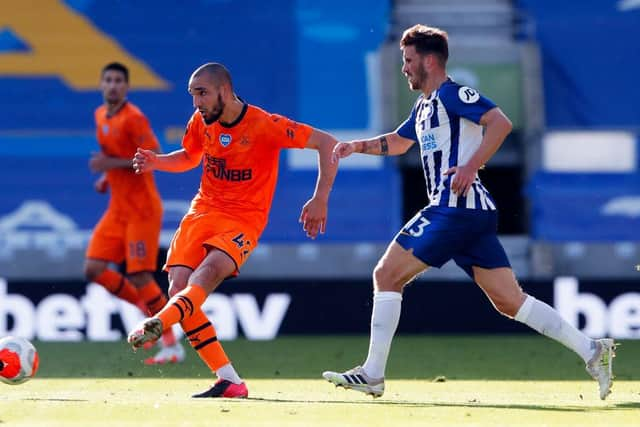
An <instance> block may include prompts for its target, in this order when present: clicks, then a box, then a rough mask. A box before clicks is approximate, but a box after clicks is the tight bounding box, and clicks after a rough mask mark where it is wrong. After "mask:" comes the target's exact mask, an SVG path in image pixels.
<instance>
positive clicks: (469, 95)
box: [458, 86, 480, 104]
mask: <svg viewBox="0 0 640 427" xmlns="http://www.w3.org/2000/svg"><path fill="white" fill-rule="evenodd" d="M458 98H460V101H462V102H464V103H465V104H473V103H474V102H477V101H478V100H479V99H480V93H478V91H477V90H475V89H471V88H470V87H469V86H461V87H460V89H458Z"/></svg>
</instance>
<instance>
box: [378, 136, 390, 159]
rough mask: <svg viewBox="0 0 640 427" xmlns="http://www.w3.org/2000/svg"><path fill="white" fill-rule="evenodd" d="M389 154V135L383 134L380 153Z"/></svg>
mask: <svg viewBox="0 0 640 427" xmlns="http://www.w3.org/2000/svg"><path fill="white" fill-rule="evenodd" d="M387 154H389V144H387V137H386V136H384V135H383V136H382V137H381V138H380V155H382V156H386V155H387Z"/></svg>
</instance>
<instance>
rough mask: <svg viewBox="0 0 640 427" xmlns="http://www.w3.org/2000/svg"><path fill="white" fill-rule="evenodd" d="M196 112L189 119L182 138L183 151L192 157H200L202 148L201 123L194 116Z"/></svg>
mask: <svg viewBox="0 0 640 427" xmlns="http://www.w3.org/2000/svg"><path fill="white" fill-rule="evenodd" d="M196 114H198V113H197V112H196V113H195V114H194V115H193V116H191V119H190V120H189V122H188V123H187V128H186V129H185V131H184V136H183V137H182V148H184V149H185V151H186V152H187V153H189V155H193V156H201V155H202V151H203V147H202V137H201V134H202V133H201V129H200V126H201V123H202V121H201V120H199V118H198V117H197V116H196Z"/></svg>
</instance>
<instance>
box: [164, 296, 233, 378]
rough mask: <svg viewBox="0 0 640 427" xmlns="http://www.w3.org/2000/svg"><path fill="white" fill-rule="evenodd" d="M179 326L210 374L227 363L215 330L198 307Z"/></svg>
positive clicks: (227, 360)
mask: <svg viewBox="0 0 640 427" xmlns="http://www.w3.org/2000/svg"><path fill="white" fill-rule="evenodd" d="M196 287H197V288H200V287H199V286H196ZM187 289H189V287H187ZM187 289H185V290H187ZM200 289H202V288H200ZM183 292H184V291H183ZM203 292H204V291H203ZM178 295H179V294H178ZM176 296H177V295H176ZM163 324H164V323H163ZM180 324H181V326H182V329H184V333H185V335H186V336H187V338H188V339H189V343H190V344H191V347H193V349H194V350H195V351H196V352H198V356H200V358H201V359H202V360H203V361H204V363H206V364H207V366H208V367H209V369H211V372H213V373H214V374H215V373H216V371H217V370H218V369H220V368H221V367H222V366H224V365H226V364H227V363H229V358H228V357H227V355H226V353H225V352H224V349H223V348H222V344H220V342H219V341H218V337H217V336H216V330H215V328H214V327H213V325H212V324H211V322H210V321H209V319H207V316H206V315H205V314H204V312H203V311H202V310H201V309H200V306H198V307H196V308H195V310H194V311H193V313H192V314H191V315H190V316H188V317H187V316H185V318H184V319H183V320H182V322H180Z"/></svg>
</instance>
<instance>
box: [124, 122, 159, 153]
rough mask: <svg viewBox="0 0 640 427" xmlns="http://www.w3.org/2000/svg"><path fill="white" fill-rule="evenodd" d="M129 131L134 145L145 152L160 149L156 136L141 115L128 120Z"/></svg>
mask: <svg viewBox="0 0 640 427" xmlns="http://www.w3.org/2000/svg"><path fill="white" fill-rule="evenodd" d="M129 129H130V132H131V134H132V135H131V137H132V140H133V141H134V142H135V145H136V146H137V147H140V148H144V149H147V150H157V149H158V148H159V147H160V144H159V143H158V139H157V138H156V135H155V134H154V133H153V130H151V126H150V125H149V120H148V119H147V118H146V117H145V116H144V115H142V114H136V115H133V116H131V117H130V118H129Z"/></svg>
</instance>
